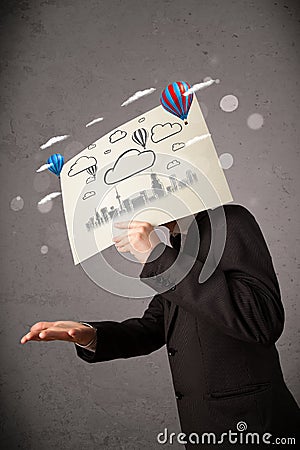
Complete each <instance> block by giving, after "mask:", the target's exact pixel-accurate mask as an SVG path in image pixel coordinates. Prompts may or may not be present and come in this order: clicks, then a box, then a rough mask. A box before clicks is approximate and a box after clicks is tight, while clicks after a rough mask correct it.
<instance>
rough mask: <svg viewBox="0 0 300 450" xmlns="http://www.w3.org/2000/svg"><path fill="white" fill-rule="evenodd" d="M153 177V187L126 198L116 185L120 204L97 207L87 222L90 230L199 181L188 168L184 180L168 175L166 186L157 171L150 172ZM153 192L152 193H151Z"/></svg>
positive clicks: (174, 175)
mask: <svg viewBox="0 0 300 450" xmlns="http://www.w3.org/2000/svg"><path fill="white" fill-rule="evenodd" d="M150 178H151V189H148V190H146V189H144V190H142V191H140V193H139V195H138V196H136V195H135V196H134V194H133V195H132V196H130V197H128V198H125V199H124V200H122V199H121V195H120V194H119V192H118V190H117V187H116V186H115V191H116V197H115V198H116V200H117V202H118V206H117V207H116V206H115V205H112V206H110V207H109V208H108V207H104V208H101V209H100V213H99V212H98V211H97V209H95V215H94V216H93V217H90V218H89V220H88V222H87V223H86V228H87V230H88V231H91V230H93V229H94V228H98V227H100V226H103V225H106V224H107V223H108V222H110V221H111V220H113V219H114V218H116V217H118V216H121V215H124V214H126V213H131V212H132V211H139V210H140V209H142V208H143V207H144V206H145V205H146V204H149V203H152V202H155V201H157V200H159V199H160V198H163V197H166V196H168V195H170V194H172V192H176V191H178V190H179V189H184V188H186V187H187V186H188V185H192V184H194V183H196V182H198V177H197V175H196V173H195V172H193V171H192V170H190V169H188V170H187V171H186V178H185V179H183V180H179V179H178V178H177V177H176V174H172V175H170V176H169V177H168V179H169V182H170V185H169V186H166V187H165V186H164V184H163V183H162V182H161V180H160V179H159V177H158V175H157V174H156V173H151V174H150ZM151 193H152V195H151Z"/></svg>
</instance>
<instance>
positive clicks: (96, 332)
mask: <svg viewBox="0 0 300 450" xmlns="http://www.w3.org/2000/svg"><path fill="white" fill-rule="evenodd" d="M219 208H224V213H225V217H226V228H227V234H226V242H225V247H224V251H223V253H222V256H221V259H220V261H219V263H218V264H217V267H216V268H215V269H214V271H213V273H212V274H211V276H210V277H209V278H208V279H207V280H206V281H205V282H203V283H199V274H200V273H201V269H202V268H203V265H204V263H205V260H206V258H207V255H208V253H209V250H210V246H211V242H212V240H211V235H212V232H211V224H210V218H209V214H208V211H202V212H200V213H198V214H197V215H196V216H195V220H196V226H197V232H199V233H200V238H201V239H200V246H199V249H197V258H196V261H192V260H191V258H192V256H191V255H192V253H193V251H194V247H195V235H194V234H193V230H192V227H190V228H189V229H188V231H187V234H186V235H185V236H184V235H183V234H180V233H177V234H176V233H175V232H174V230H175V231H176V228H174V226H175V227H176V222H170V223H168V224H166V226H167V227H168V228H169V230H170V233H171V234H170V241H171V244H172V247H170V246H168V245H165V244H164V243H163V242H161V241H160V240H159V238H158V236H157V235H156V233H155V232H154V229H153V227H152V226H151V225H150V224H149V223H143V222H131V223H130V224H129V225H128V224H126V223H120V224H119V225H118V227H119V228H120V234H119V236H117V237H116V238H115V245H116V247H117V249H118V250H119V251H120V252H130V253H132V254H133V255H134V256H135V257H136V258H137V259H138V260H139V261H140V262H141V264H142V270H141V273H140V279H141V280H142V282H143V283H145V284H147V285H149V286H151V287H152V288H153V289H154V290H155V291H156V292H157V294H156V295H155V296H154V297H153V299H152V301H151V302H150V304H149V306H148V308H147V309H146V311H145V312H144V315H143V316H142V317H140V318H131V319H127V320H125V321H123V322H114V321H102V322H89V323H77V322H64V321H58V322H39V323H36V324H35V325H33V327H32V328H31V330H30V332H29V333H28V334H26V335H25V336H23V338H22V340H21V342H22V343H23V344H24V343H26V342H27V341H30V340H38V341H48V340H65V341H70V342H74V343H75V344H76V351H77V354H78V356H79V357H80V358H82V359H83V360H84V361H87V362H89V363H95V362H104V361H109V360H114V359H119V358H130V357H136V356H141V355H147V354H149V353H151V352H154V351H156V350H158V349H159V348H161V347H162V346H164V345H166V346H167V352H168V358H169V363H170V368H171V372H172V379H173V384H174V391H175V396H176V400H177V406H178V412H179V418H180V423H181V428H182V432H183V433H185V434H186V436H187V437H188V436H191V435H192V434H193V433H194V434H195V433H196V434H198V435H199V436H201V434H202V433H215V434H216V436H217V437H218V438H220V436H221V435H222V433H226V432H228V431H229V430H232V431H237V424H238V423H240V422H244V423H245V424H246V427H247V431H249V432H253V433H259V434H260V435H261V436H262V435H263V434H264V433H270V434H271V435H272V437H271V438H267V439H269V440H270V443H271V442H272V440H273V439H274V438H275V436H279V437H284V436H285V437H295V438H296V432H297V430H298V429H300V412H299V407H298V405H297V403H296V401H295V400H294V398H293V396H292V394H291V393H290V391H289V390H288V388H287V386H286V384H285V381H284V378H283V374H282V370H281V366H280V361H279V356H278V352H277V349H276V346H275V343H276V341H277V340H278V338H279V336H280V335H281V333H282V331H283V326H284V310H283V306H282V302H281V295H280V288H279V285H278V280H277V277H276V274H275V271H274V267H273V263H272V258H271V256H270V253H269V250H268V247H267V244H266V242H265V239H264V237H263V234H262V232H261V230H260V227H259V225H258V223H257V221H256V220H255V218H254V216H253V215H252V214H251V213H250V212H249V211H248V210H247V209H246V208H245V207H243V206H241V205H233V204H230V205H225V206H224V207H219ZM215 211H218V208H216V209H215V210H214V212H215ZM216 217H217V216H216ZM220 217H221V215H220ZM217 225H218V224H217ZM219 226H222V224H221V223H220V224H219ZM194 228H195V227H194ZM194 231H195V230H194ZM183 239H184V246H183V248H182V247H181V246H180V243H181V241H182V240H183ZM213 250H214V249H213ZM179 254H180V256H181V263H180V264H179V265H177V266H176V270H174V272H172V271H171V272H169V273H171V274H172V273H173V278H172V276H170V275H168V277H166V275H165V274H166V272H167V271H168V268H170V267H172V265H173V264H174V263H175V262H176V260H177V258H178V255H179ZM191 261H192V264H191V266H192V268H191V269H190V270H189V272H188V273H187V274H185V276H184V277H183V279H182V280H181V281H179V282H178V279H180V276H179V277H178V275H180V270H184V268H185V267H187V266H189V264H190V263H191ZM260 443H261V441H260ZM266 443H267V442H266ZM225 444H226V439H225V438H224V443H223V444H222V445H223V447H225V446H226V445H225ZM185 445H186V448H188V449H189V448H206V447H205V446H204V445H201V440H200V443H199V444H198V445H197V444H196V445H195V444H194V442H193V443H191V442H190V441H189V440H188V438H186V442H185ZM231 446H232V445H231ZM236 447H237V448H239V447H238V446H236ZM241 447H242V446H241ZM209 448H210V447H209Z"/></svg>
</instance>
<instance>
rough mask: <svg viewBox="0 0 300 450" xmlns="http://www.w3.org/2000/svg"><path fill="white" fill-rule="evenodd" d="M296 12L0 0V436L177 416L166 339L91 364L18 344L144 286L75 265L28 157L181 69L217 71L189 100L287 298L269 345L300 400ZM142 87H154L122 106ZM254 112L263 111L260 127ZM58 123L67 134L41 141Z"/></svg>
mask: <svg viewBox="0 0 300 450" xmlns="http://www.w3.org/2000/svg"><path fill="white" fill-rule="evenodd" d="M299 16H300V15H299V4H298V5H297V2H296V1H289V0H286V1H282V0H278V1H276V2H274V1H271V0H264V1H259V0H256V1H249V0H226V2H225V1H222V0H185V1H178V0H173V1H171V0H165V1H163V0H161V1H158V0H151V1H150V0H149V1H148V0H145V1H138V0H119V1H117V0H106V1H104V0H102V1H97V0H84V1H80V0H45V1H37V0H31V1H30V0H23V1H22V0H19V1H16V0H15V1H14V0H12V1H5V0H3V1H2V2H1V6H0V17H1V28H0V42H1V61H0V65H1V66H0V67H1V82H0V96H1V99H0V104H1V112H0V114H1V119H0V126H1V155H0V157H1V167H0V170H1V178H0V180H1V191H0V197H1V200H0V201H1V212H2V214H1V219H2V225H1V254H2V264H1V363H2V364H1V367H2V368H1V388H2V389H1V407H2V412H1V416H0V420H1V427H2V432H3V434H2V437H1V448H4V449H11V450H13V449H17V448H22V450H26V449H30V450H37V449H39V448H41V447H42V448H43V449H44V450H52V449H54V448H59V449H63V450H69V449H81V450H84V449H102V448H103V449H107V448H112V449H113V448H118V449H142V448H147V449H155V448H159V445H158V444H157V443H156V435H157V433H158V432H160V431H162V430H163V428H164V427H165V426H167V427H168V428H169V430H171V431H175V432H176V431H178V430H179V423H178V419H177V413H176V409H175V408H176V406H175V400H174V397H173V389H172V386H171V383H170V381H171V379H170V372H169V368H168V365H167V359H166V355H165V351H164V350H161V351H159V352H156V353H155V354H152V355H150V356H148V357H141V358H134V359H131V360H127V361H115V362H108V363H103V364H98V365H93V366H90V365H88V364H85V363H84V362H82V361H81V360H79V359H78V358H77V357H76V356H75V349H74V348H73V344H68V343H59V342H58V343H44V344H39V343H29V344H26V346H21V345H20V343H19V340H20V337H21V336H22V335H23V334H24V333H25V332H26V331H27V329H28V327H29V326H30V325H32V324H33V323H35V322H36V321H39V320H59V319H74V320H92V319H97V320H101V319H111V320H122V319H125V318H127V317H132V316H139V315H141V314H142V312H143V310H144V309H145V307H146V305H147V303H148V301H149V300H144V301H135V300H130V299H122V298H118V297H114V296H112V295H110V294H108V293H107V292H105V291H102V290H101V289H100V288H99V287H98V286H96V285H95V284H94V283H93V282H92V281H91V280H90V279H89V278H88V277H87V275H86V274H85V272H84V271H83V270H82V269H81V268H80V266H76V267H75V266H74V265H73V262H72V257H71V253H70V249H69V244H68V241H67V235H66V230H65V223H64V217H63V210H62V203H61V198H57V199H55V200H54V201H53V203H50V204H48V208H46V209H45V208H44V209H42V211H40V210H39V209H38V208H37V202H38V201H39V200H40V198H41V197H43V196H44V195H46V194H47V193H49V192H53V191H57V190H59V181H58V179H57V178H56V177H55V176H54V175H51V174H49V173H46V172H42V173H40V174H37V173H36V172H35V171H36V169H37V168H38V167H39V166H40V165H41V164H43V163H44V161H45V160H46V159H47V158H48V156H49V155H50V154H52V153H54V152H61V153H62V154H64V156H65V157H66V159H68V158H70V157H72V156H73V155H75V154H76V153H77V152H79V151H80V150H81V149H83V148H84V147H86V146H87V145H88V144H89V143H91V142H93V140H96V139H97V138H98V137H100V136H101V135H103V134H105V133H106V132H108V131H109V130H110V129H112V128H114V127H116V126H117V125H118V124H120V123H123V122H125V121H127V120H129V119H130V118H132V117H134V116H136V115H137V114H139V113H142V112H143V111H147V110H149V109H150V108H153V107H155V106H157V104H158V102H159V100H158V99H159V94H158V93H159V92H160V90H162V89H163V88H164V87H165V85H166V84H168V83H169V82H171V81H175V80H178V79H183V80H186V81H189V82H190V83H195V82H199V81H201V80H202V79H203V78H204V77H206V76H211V77H213V78H219V79H220V80H221V82H220V84H218V85H215V86H212V87H210V88H208V89H206V90H203V91H201V93H198V99H199V100H200V102H201V104H202V107H203V111H205V114H206V115H207V123H208V126H209V128H210V130H211V132H212V134H213V139H214V142H215V144H216V148H217V151H218V153H219V154H222V153H226V152H227V153H231V154H232V156H233V158H234V163H233V165H232V167H231V168H230V169H228V170H227V171H226V176H227V179H228V182H229V184H230V187H231V190H232V193H233V196H234V199H235V202H236V203H241V204H243V205H245V206H246V207H248V209H250V210H251V211H252V212H253V214H254V215H255V217H256V218H257V220H258V222H259V223H260V225H261V227H262V230H263V232H264V235H265V237H266V240H267V242H268V245H269V248H270V251H271V253H272V256H273V260H274V265H275V267H276V272H277V274H278V277H279V281H280V286H281V291H282V297H283V302H284V305H285V310H286V326H285V331H284V333H283V335H282V337H281V338H280V340H279V342H278V348H279V351H280V356H281V361H282V366H283V369H284V374H285V379H286V382H287V384H288V386H289V388H290V389H291V391H292V392H293V393H294V395H295V396H296V398H297V399H298V401H299V400H300V385H299V351H300V348H299V307H298V306H297V302H298V299H299V291H300V287H299V269H300V264H299V239H300V236H299V193H300V186H299V179H300V177H299V132H298V129H297V126H296V123H297V122H298V118H299V112H300V111H299V83H298V75H299V22H300V20H299ZM151 86H153V87H156V88H157V92H156V93H155V94H153V95H151V96H148V97H145V98H144V99H141V100H139V101H137V102H135V103H133V104H132V105H130V106H128V107H126V108H121V107H120V104H121V103H122V102H123V101H124V100H126V99H127V98H128V97H129V96H130V95H131V94H132V93H133V92H135V91H137V90H140V89H145V88H148V87H151ZM227 94H232V95H235V96H236V97H237V98H238V100H239V107H238V108H237V109H236V110H235V111H234V112H231V113H228V112H227V113H226V112H224V111H223V110H222V109H221V108H220V106H219V103H220V100H221V98H222V97H223V96H225V95H227ZM254 113H258V114H260V115H261V116H262V117H263V119H264V124H263V126H262V127H261V128H259V129H256V130H255V129H251V127H249V125H248V124H247V120H248V117H249V116H250V115H251V114H254ZM99 116H103V117H104V118H105V120H104V121H103V122H101V123H99V124H97V125H94V126H92V127H90V128H85V124H86V123H87V122H89V121H90V120H92V119H93V118H95V117H99ZM60 134H69V135H70V138H69V139H68V140H66V141H64V142H63V143H61V144H56V145H55V146H53V147H51V148H49V149H47V150H44V151H42V150H40V149H39V146H40V145H41V144H43V143H44V142H45V141H46V140H48V139H49V138H50V137H51V136H55V135H60ZM23 202H24V204H23ZM45 246H47V247H45ZM165 448H166V447H165ZM170 448H171V447H170ZM172 448H173V449H175V448H179V446H176V445H173V446H172Z"/></svg>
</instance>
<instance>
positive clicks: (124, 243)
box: [115, 236, 129, 248]
mask: <svg viewBox="0 0 300 450" xmlns="http://www.w3.org/2000/svg"><path fill="white" fill-rule="evenodd" d="M126 244H129V238H128V237H127V236H126V237H124V238H123V239H121V240H120V241H118V242H116V244H115V245H116V247H117V248H119V247H123V246H124V245H126Z"/></svg>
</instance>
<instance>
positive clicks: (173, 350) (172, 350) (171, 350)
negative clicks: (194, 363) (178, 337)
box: [168, 347, 177, 356]
mask: <svg viewBox="0 0 300 450" xmlns="http://www.w3.org/2000/svg"><path fill="white" fill-rule="evenodd" d="M176 352H177V350H175V348H171V347H170V348H169V349H168V355H169V356H174V355H175V353H176Z"/></svg>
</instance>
